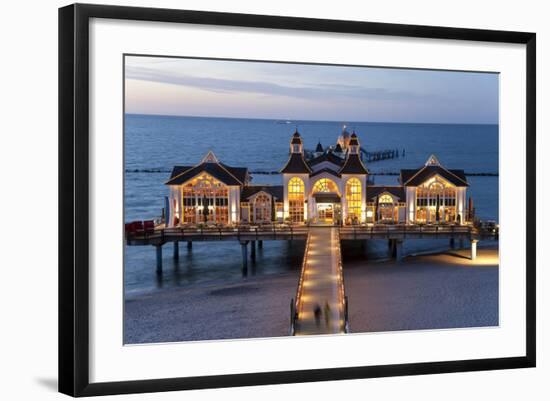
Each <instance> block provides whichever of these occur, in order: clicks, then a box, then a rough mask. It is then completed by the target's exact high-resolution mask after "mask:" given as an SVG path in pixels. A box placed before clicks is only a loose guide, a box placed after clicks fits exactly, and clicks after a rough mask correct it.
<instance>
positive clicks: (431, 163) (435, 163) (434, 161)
mask: <svg viewBox="0 0 550 401" xmlns="http://www.w3.org/2000/svg"><path fill="white" fill-rule="evenodd" d="M424 165H425V166H441V163H439V160H437V157H435V155H431V156H430V157H429V158H428V160H427V161H426V163H425V164H424Z"/></svg>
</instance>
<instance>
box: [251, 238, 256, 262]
mask: <svg viewBox="0 0 550 401" xmlns="http://www.w3.org/2000/svg"><path fill="white" fill-rule="evenodd" d="M250 259H251V260H252V262H255V261H256V241H250Z"/></svg>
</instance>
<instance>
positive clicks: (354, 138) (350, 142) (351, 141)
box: [349, 135, 359, 145]
mask: <svg viewBox="0 0 550 401" xmlns="http://www.w3.org/2000/svg"><path fill="white" fill-rule="evenodd" d="M349 145H359V141H358V140H357V135H355V136H353V135H352V136H351V139H350V140H349Z"/></svg>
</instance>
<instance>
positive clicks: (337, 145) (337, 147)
mask: <svg viewBox="0 0 550 401" xmlns="http://www.w3.org/2000/svg"><path fill="white" fill-rule="evenodd" d="M334 151H335V152H340V153H342V147H341V146H340V144H339V143H337V144H336V147H335V148H334Z"/></svg>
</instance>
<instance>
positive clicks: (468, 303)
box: [344, 249, 498, 333]
mask: <svg viewBox="0 0 550 401" xmlns="http://www.w3.org/2000/svg"><path fill="white" fill-rule="evenodd" d="M468 256H469V250H462V251H452V252H448V253H439V254H433V255H424V256H411V257H407V258H405V259H404V261H403V262H402V263H395V262H394V261H387V262H370V263H365V262H361V261H353V262H349V263H347V264H345V268H344V279H345V285H346V294H347V296H348V299H349V319H350V329H351V332H355V333H357V332H374V331H392V330H421V329H442V328H458V327H484V326H497V325H498V251H497V250H496V249H478V258H477V259H476V260H475V261H471V260H470V259H468Z"/></svg>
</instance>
